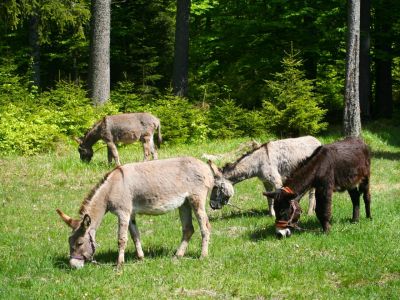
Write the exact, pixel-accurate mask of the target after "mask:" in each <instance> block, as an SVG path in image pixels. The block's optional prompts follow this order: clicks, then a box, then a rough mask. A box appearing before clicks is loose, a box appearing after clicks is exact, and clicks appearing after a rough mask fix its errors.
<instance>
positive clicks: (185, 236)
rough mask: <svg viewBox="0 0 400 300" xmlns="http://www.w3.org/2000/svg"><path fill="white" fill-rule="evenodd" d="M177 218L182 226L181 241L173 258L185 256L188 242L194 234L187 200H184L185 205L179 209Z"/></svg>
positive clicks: (190, 209)
mask: <svg viewBox="0 0 400 300" xmlns="http://www.w3.org/2000/svg"><path fill="white" fill-rule="evenodd" d="M179 217H180V219H181V224H182V241H181V244H180V245H179V248H178V250H176V253H175V256H176V257H178V258H179V257H182V256H184V255H185V252H186V249H187V246H188V244H189V240H190V238H191V237H192V235H193V232H194V227H193V223H192V208H191V207H190V204H189V203H188V201H187V200H185V203H183V205H182V206H181V207H179Z"/></svg>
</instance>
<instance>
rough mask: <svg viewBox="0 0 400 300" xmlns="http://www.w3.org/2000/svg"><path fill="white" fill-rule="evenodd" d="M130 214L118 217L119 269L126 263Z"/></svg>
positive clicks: (122, 214)
mask: <svg viewBox="0 0 400 300" xmlns="http://www.w3.org/2000/svg"><path fill="white" fill-rule="evenodd" d="M129 217H130V216H129V214H125V213H121V214H119V215H118V261H117V267H121V266H122V265H123V263H124V262H125V248H126V244H127V242H128V227H129Z"/></svg>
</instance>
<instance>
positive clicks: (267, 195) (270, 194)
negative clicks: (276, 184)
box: [263, 191, 279, 199]
mask: <svg viewBox="0 0 400 300" xmlns="http://www.w3.org/2000/svg"><path fill="white" fill-rule="evenodd" d="M278 193H279V191H278V192H277V191H274V192H263V195H264V196H265V197H268V198H274V199H275V198H276V196H277V195H278Z"/></svg>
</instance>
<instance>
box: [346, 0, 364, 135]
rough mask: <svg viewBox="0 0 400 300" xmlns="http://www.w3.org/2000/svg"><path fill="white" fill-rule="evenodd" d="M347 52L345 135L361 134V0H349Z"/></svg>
mask: <svg viewBox="0 0 400 300" xmlns="http://www.w3.org/2000/svg"><path fill="white" fill-rule="evenodd" d="M347 24H348V25H347V28H348V36H347V54H346V91H345V106H344V117H343V131H344V134H345V136H360V134H361V118H360V100H359V49H360V0H349V1H348V19H347Z"/></svg>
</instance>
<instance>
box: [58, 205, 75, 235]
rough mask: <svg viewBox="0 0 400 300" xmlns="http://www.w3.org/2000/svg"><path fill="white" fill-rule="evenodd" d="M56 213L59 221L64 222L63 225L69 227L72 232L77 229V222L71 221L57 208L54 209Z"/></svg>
mask: <svg viewBox="0 0 400 300" xmlns="http://www.w3.org/2000/svg"><path fill="white" fill-rule="evenodd" d="M56 211H57V213H58V214H59V215H60V217H61V219H62V220H63V221H64V222H65V224H67V225H68V226H69V227H71V228H72V229H74V230H75V229H76V228H78V227H79V224H80V221H79V220H74V219H72V218H71V217H69V216H67V215H66V214H64V213H63V212H62V211H61V210H59V209H58V208H57V209H56Z"/></svg>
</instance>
